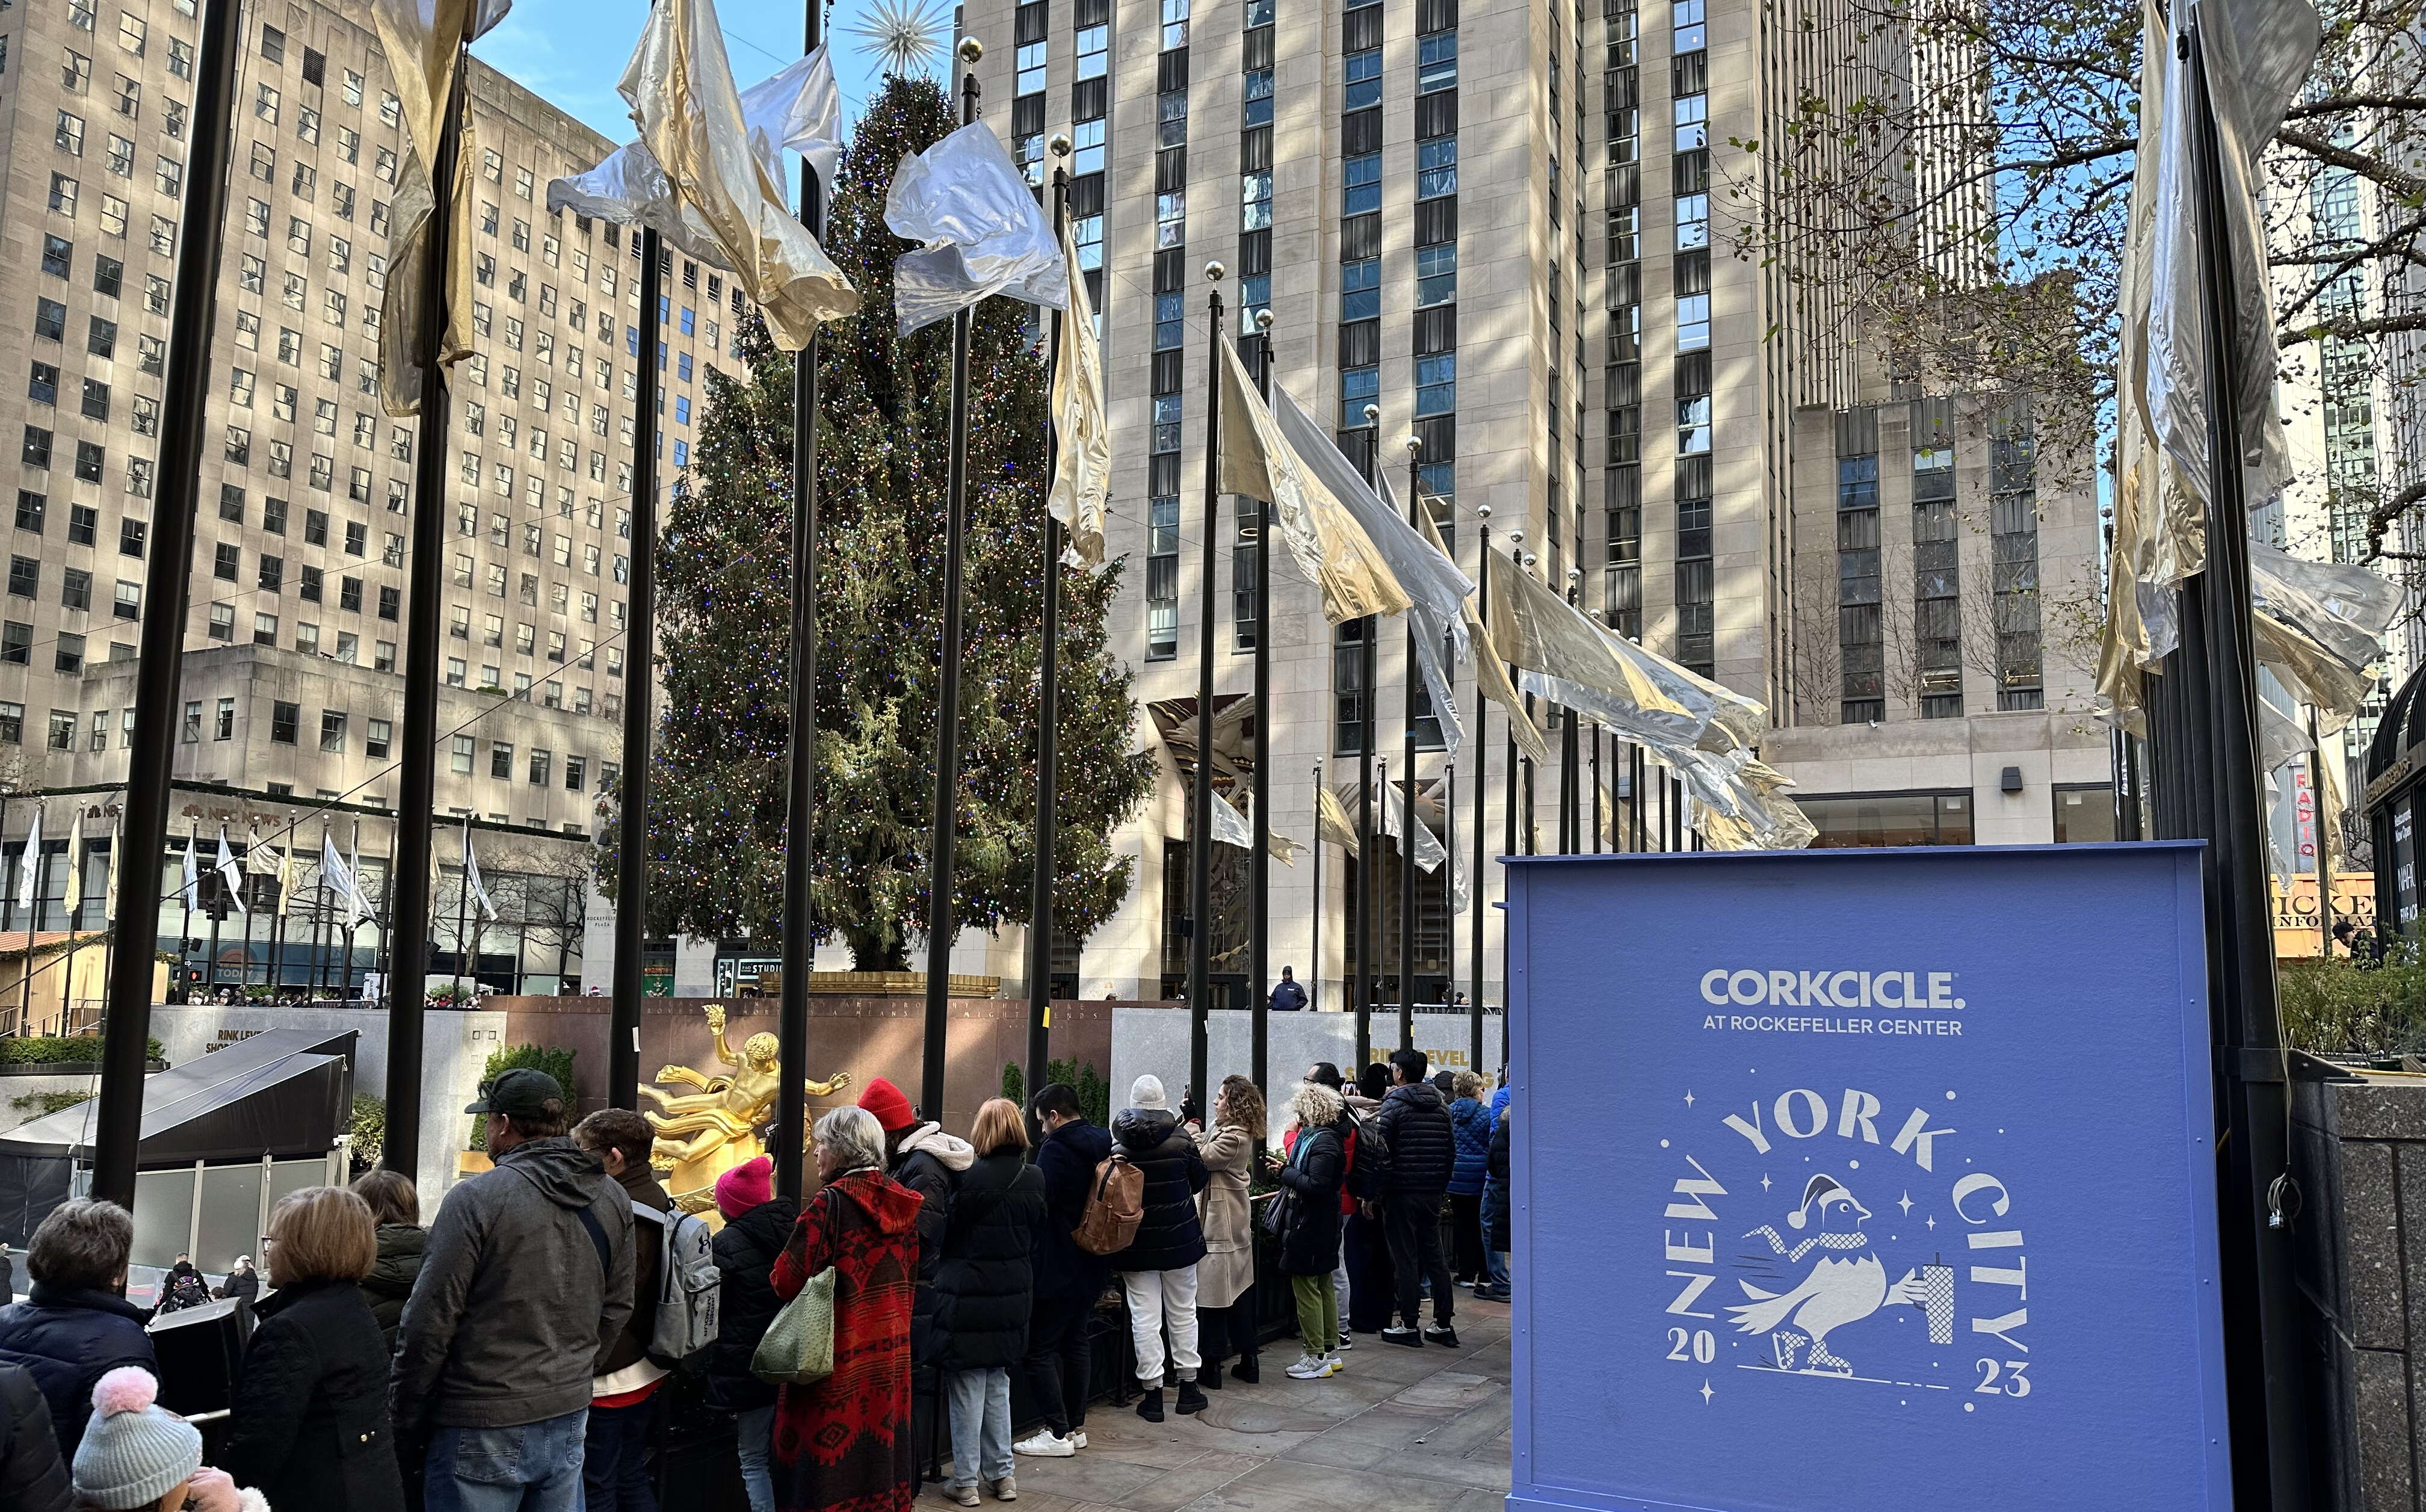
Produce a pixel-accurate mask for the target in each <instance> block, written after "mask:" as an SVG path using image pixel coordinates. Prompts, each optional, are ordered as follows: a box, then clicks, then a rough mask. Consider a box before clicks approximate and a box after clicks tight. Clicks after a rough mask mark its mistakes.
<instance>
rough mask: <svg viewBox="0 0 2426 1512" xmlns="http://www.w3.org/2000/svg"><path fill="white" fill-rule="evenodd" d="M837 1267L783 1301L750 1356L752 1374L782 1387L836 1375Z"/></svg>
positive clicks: (830, 1267) (821, 1274)
mask: <svg viewBox="0 0 2426 1512" xmlns="http://www.w3.org/2000/svg"><path fill="white" fill-rule="evenodd" d="M833 1346H834V1268H833V1266H832V1265H828V1266H827V1267H826V1268H825V1269H823V1270H821V1271H819V1272H817V1274H816V1275H815V1276H812V1277H810V1278H809V1279H808V1284H807V1285H805V1286H802V1287H801V1292H800V1295H798V1296H795V1297H793V1298H792V1299H791V1300H790V1301H789V1302H786V1303H784V1309H783V1311H780V1312H778V1313H776V1314H775V1321H774V1322H772V1323H770V1324H768V1326H767V1333H766V1336H765V1337H764V1338H762V1339H760V1340H759V1341H758V1348H757V1350H756V1352H755V1353H753V1354H752V1356H751V1357H750V1374H751V1375H755V1376H757V1377H758V1378H759V1379H760V1380H762V1381H772V1382H774V1383H775V1384H776V1385H779V1386H815V1385H816V1384H817V1382H819V1381H821V1380H824V1379H825V1378H826V1377H827V1376H829V1375H833Z"/></svg>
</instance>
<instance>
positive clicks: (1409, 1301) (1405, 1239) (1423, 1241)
mask: <svg viewBox="0 0 2426 1512" xmlns="http://www.w3.org/2000/svg"><path fill="white" fill-rule="evenodd" d="M1382 1227H1383V1232H1384V1233H1386V1234H1387V1235H1388V1237H1389V1245H1390V1271H1391V1275H1392V1278H1393V1279H1395V1280H1396V1281H1397V1283H1398V1307H1399V1317H1400V1318H1402V1319H1404V1320H1405V1322H1406V1325H1407V1327H1410V1328H1415V1327H1422V1326H1423V1319H1422V1317H1421V1310H1422V1306H1423V1304H1422V1302H1421V1301H1420V1300H1418V1298H1417V1296H1416V1290H1415V1288H1416V1280H1417V1278H1418V1277H1420V1278H1421V1279H1423V1280H1425V1281H1429V1282H1430V1283H1431V1293H1432V1324H1433V1326H1434V1327H1442V1328H1446V1327H1448V1326H1449V1315H1450V1313H1451V1312H1453V1311H1455V1310H1456V1309H1455V1298H1456V1296H1457V1288H1456V1287H1454V1286H1452V1285H1451V1284H1449V1278H1448V1259H1447V1258H1446V1257H1444V1256H1443V1255H1442V1254H1441V1242H1440V1198H1438V1197H1434V1196H1427V1195H1423V1194H1395V1193H1394V1194H1392V1195H1391V1196H1389V1197H1385V1198H1383V1199H1382Z"/></svg>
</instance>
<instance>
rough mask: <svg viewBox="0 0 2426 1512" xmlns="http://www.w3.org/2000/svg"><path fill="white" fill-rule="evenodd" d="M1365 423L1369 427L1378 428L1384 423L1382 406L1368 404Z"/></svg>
mask: <svg viewBox="0 0 2426 1512" xmlns="http://www.w3.org/2000/svg"><path fill="white" fill-rule="evenodd" d="M1365 423H1366V424H1367V425H1368V426H1378V425H1380V424H1381V423H1382V407H1381V406H1380V405H1378V404H1368V405H1367V406H1366V407H1365Z"/></svg>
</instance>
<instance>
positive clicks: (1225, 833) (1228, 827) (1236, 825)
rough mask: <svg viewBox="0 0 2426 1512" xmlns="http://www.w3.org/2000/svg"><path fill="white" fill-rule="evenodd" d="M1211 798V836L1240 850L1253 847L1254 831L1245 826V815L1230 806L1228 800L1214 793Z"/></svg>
mask: <svg viewBox="0 0 2426 1512" xmlns="http://www.w3.org/2000/svg"><path fill="white" fill-rule="evenodd" d="M1212 798H1213V838H1214V839H1215V840H1218V841H1220V842H1221V844H1224V845H1236V846H1237V847H1238V848H1239V849H1240V850H1253V849H1254V848H1255V832H1254V831H1253V829H1250V828H1247V816H1246V815H1245V814H1243V813H1240V812H1238V811H1237V809H1234V808H1232V807H1231V806H1230V800H1229V799H1228V798H1225V797H1223V796H1221V794H1219V793H1216V794H1213V795H1212Z"/></svg>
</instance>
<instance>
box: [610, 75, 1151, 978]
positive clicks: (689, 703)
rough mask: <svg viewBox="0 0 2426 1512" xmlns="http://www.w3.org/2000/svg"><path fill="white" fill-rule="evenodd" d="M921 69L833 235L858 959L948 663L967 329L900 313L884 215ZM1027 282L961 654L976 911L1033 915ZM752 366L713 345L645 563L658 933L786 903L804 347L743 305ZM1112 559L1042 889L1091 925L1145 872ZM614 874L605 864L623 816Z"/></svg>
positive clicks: (846, 747) (1069, 575) (822, 343)
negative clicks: (905, 325) (954, 492)
mask: <svg viewBox="0 0 2426 1512" xmlns="http://www.w3.org/2000/svg"><path fill="white" fill-rule="evenodd" d="M955 123H956V121H955V117H954V114H953V111H952V109H951V106H950V105H949V103H948V102H947V100H946V97H945V94H944V91H943V89H942V88H941V87H940V86H938V85H937V84H936V83H934V82H933V81H932V80H930V79H926V78H903V77H900V76H898V75H896V76H891V77H888V78H887V79H886V81H885V87H884V89H883V91H882V93H881V95H879V97H878V98H877V100H876V101H875V102H874V103H873V104H872V105H870V106H869V108H868V111H867V114H866V116H865V119H863V120H862V121H861V122H860V124H859V127H858V130H857V132H856V134H855V135H854V137H853V138H852V141H851V145H850V149H849V153H847V154H846V155H845V157H844V160H843V164H842V168H841V170H840V172H839V173H838V174H837V175H836V177H837V182H836V184H835V185H833V208H832V211H831V213H830V215H829V217H828V220H827V231H826V236H825V247H826V250H827V252H828V253H829V254H830V255H831V256H832V257H833V260H834V261H835V262H836V263H837V264H839V265H841V266H842V268H843V270H844V271H845V272H846V273H848V274H849V276H850V279H851V281H852V282H853V283H855V284H856V285H857V286H858V288H859V291H860V296H861V300H862V304H861V314H858V315H856V316H852V317H849V318H847V319H844V320H840V321H836V322H834V323H833V324H830V325H828V326H826V327H825V328H824V329H823V332H822V334H821V336H820V338H819V345H818V357H819V366H818V398H819V424H820V426H821V429H820V432H819V437H818V444H817V491H818V507H819V514H820V537H819V548H820V549H819V555H818V561H817V618H818V630H819V634H820V647H819V651H818V658H819V660H818V668H817V674H818V675H817V684H818V686H817V840H816V846H817V884H816V902H815V908H816V914H817V924H818V927H819V928H820V929H821V930H824V931H827V932H829V933H830V934H834V935H839V936H840V937H841V938H842V939H843V940H844V941H846V942H847V943H849V946H850V949H851V955H852V959H853V962H854V964H855V965H856V966H857V967H858V968H860V969H861V970H868V971H873V970H883V969H899V968H901V967H904V966H906V965H907V964H908V959H909V957H908V954H907V950H908V945H909V942H910V939H911V937H912V935H913V933H914V931H916V930H917V929H918V928H920V927H921V925H922V924H923V921H924V920H925V917H926V912H927V854H926V851H927V840H928V835H929V831H930V813H931V804H932V786H933V781H934V766H933V761H934V748H933V746H934V727H935V699H936V693H937V684H938V682H939V681H940V674H941V661H940V651H941V638H942V626H943V595H942V584H943V581H944V563H943V560H942V557H943V549H944V520H945V507H946V498H945V484H946V464H947V460H948V451H949V435H950V396H951V369H952V361H951V327H950V324H949V323H948V322H945V323H939V324H936V325H932V326H929V327H927V328H925V329H924V330H919V331H917V332H915V333H914V334H913V335H912V336H910V337H909V338H908V339H907V340H902V339H900V338H899V337H898V336H897V335H896V332H895V319H894V309H893V281H892V273H893V260H894V259H895V258H896V257H898V255H900V254H901V253H902V252H904V251H907V250H910V249H912V246H913V244H911V243H909V242H905V241H903V240H902V239H901V238H899V237H898V236H896V235H894V234H893V233H891V232H890V231H889V230H887V229H886V227H885V224H884V200H885V194H886V192H887V190H888V188H889V187H890V185H891V184H892V180H893V172H894V169H895V168H896V166H897V165H898V163H899V162H900V161H901V158H902V156H903V154H904V153H915V152H919V151H921V150H923V149H925V148H926V147H928V146H929V145H930V144H931V143H932V142H934V141H935V140H937V139H938V138H940V137H943V136H945V135H946V133H948V132H949V131H951V130H952V129H953V127H954V125H955ZM1031 308H1032V307H1031V306H1028V305H1026V304H1023V303H1020V302H1017V301H1015V300H1012V299H1009V298H991V299H988V300H986V301H984V302H983V303H982V304H980V305H978V308H977V311H976V314H975V318H974V320H973V321H972V323H971V331H970V340H969V412H970V417H971V418H970V423H969V439H968V493H967V498H968V530H967V555H966V558H965V564H966V565H965V571H966V574H967V590H966V598H965V601H964V614H965V624H966V633H967V638H966V642H965V651H964V660H963V662H962V680H961V686H962V753H961V761H962V778H961V788H960V826H959V831H960V840H959V845H958V868H957V874H958V875H957V877H956V898H955V903H954V908H955V909H956V912H957V914H958V917H959V918H960V920H961V921H962V924H963V925H974V926H977V927H980V928H992V927H995V926H996V925H1001V924H1004V923H1024V922H1025V921H1026V919H1027V896H1028V894H1027V877H1028V869H1029V863H1030V859H1031V857H1032V854H1033V849H1032V846H1033V838H1034V821H1035V795H1036V772H1035V761H1036V748H1037V725H1038V713H1039V711H1038V702H1039V686H1038V668H1039V658H1040V656H1041V654H1042V651H1043V634H1042V632H1043V625H1042V620H1043V576H1042V574H1043V567H1044V563H1043V555H1044V492H1045V487H1046V484H1047V481H1048V475H1047V472H1046V467H1045V413H1046V394H1047V383H1048V377H1049V375H1048V372H1047V367H1046V362H1045V360H1044V358H1043V356H1042V355H1041V354H1040V353H1039V352H1037V351H1036V350H1034V349H1032V348H1031V347H1030V346H1029V345H1028V338H1027V330H1026V324H1027V315H1028V312H1029V311H1030V309H1031ZM739 325H740V344H741V358H742V362H743V364H744V366H743V370H742V371H741V372H739V373H737V374H724V373H721V372H719V371H718V370H717V369H715V368H713V367H711V368H710V369H709V371H708V374H707V377H706V387H707V394H708V398H707V404H706V408H705V409H704V411H703V412H702V415H701V421H700V432H699V438H698V442H697V443H696V445H695V446H694V447H693V449H692V452H691V460H690V466H689V468H688V470H687V472H686V473H685V474H683V475H682V476H681V478H680V480H679V481H678V482H677V483H676V485H675V487H674V490H673V494H672V499H671V504H670V507H669V508H668V510H667V519H666V526H665V533H664V538H663V540H662V543H661V546H660V555H659V563H658V567H657V594H658V604H659V609H658V616H659V632H660V645H661V654H662V667H661V673H662V679H663V684H664V694H663V697H664V700H665V703H664V709H663V712H662V715H661V718H660V724H659V734H658V742H657V748H656V753H655V766H654V767H653V768H652V771H651V777H650V785H649V799H650V809H651V812H650V815H649V842H650V845H651V847H652V851H653V854H652V855H651V857H650V861H649V892H648V899H647V908H648V913H649V929H650V932H651V933H652V934H654V935H659V936H663V935H671V934H672V933H674V932H676V931H681V932H683V933H686V934H689V935H693V936H699V937H706V938H718V937H725V938H730V937H733V936H737V935H743V934H747V935H751V936H753V937H755V938H757V939H760V940H765V941H774V940H776V939H777V938H779V936H780V933H781V926H782V919H783V904H784V876H783V835H784V763H785V759H786V743H787V741H788V739H789V735H790V723H791V721H790V717H789V708H790V704H789V700H790V693H789V685H790V666H789V660H788V653H789V644H788V638H789V624H790V613H791V587H790V578H791V541H792V526H791V518H792V499H791V487H790V484H791V454H792V363H791V360H790V359H789V358H787V357H785V356H784V355H783V354H782V353H780V352H778V351H776V350H775V349H774V346H772V344H771V343H770V342H769V341H768V338H767V335H766V331H765V329H764V327H763V326H762V325H761V324H760V323H759V321H758V320H757V318H756V317H755V316H754V315H753V316H751V317H749V318H747V319H745V320H743V321H741V322H740V323H739ZM1119 577H1120V569H1119V566H1118V564H1114V565H1113V566H1111V567H1109V568H1108V569H1107V570H1106V571H1103V572H1102V573H1101V574H1100V575H1097V576H1092V577H1090V576H1088V575H1087V574H1085V573H1081V572H1065V574H1064V576H1063V580H1062V587H1061V612H1062V616H1063V619H1062V628H1061V641H1060V684H1061V686H1060V705H1061V709H1060V713H1061V722H1060V762H1059V804H1058V811H1059V822H1058V825H1057V828H1056V831H1055V838H1056V846H1055V849H1056V855H1055V873H1056V877H1057V880H1056V882H1055V886H1054V909H1055V913H1056V918H1057V923H1058V924H1059V927H1060V929H1061V930H1062V931H1063V932H1065V933H1067V934H1071V935H1075V936H1082V937H1083V936H1084V935H1086V934H1087V933H1088V932H1089V931H1091V930H1092V929H1093V928H1094V927H1095V926H1096V925H1099V924H1101V923H1102V922H1103V921H1104V920H1105V919H1106V918H1107V917H1108V915H1109V914H1110V913H1111V911H1112V909H1114V908H1116V907H1117V906H1118V905H1119V903H1120V901H1121V899H1122V898H1123V896H1124V895H1125V893H1127V890H1128V887H1129V885H1130V880H1131V878H1130V869H1131V864H1132V863H1131V861H1130V859H1129V858H1126V857H1120V858H1117V859H1116V858H1115V857H1114V856H1113V855H1112V852H1111V848H1110V844H1109V839H1110V835H1111V832H1112V830H1113V828H1114V827H1115V826H1117V825H1118V824H1119V823H1120V822H1121V820H1122V819H1123V818H1124V817H1125V816H1126V815H1127V814H1128V813H1129V812H1130V811H1131V810H1132V809H1134V808H1135V807H1136V806H1137V804H1138V803H1139V802H1140V801H1141V800H1142V799H1143V797H1144V796H1145V795H1146V793H1147V791H1148V790H1149V787H1150V786H1151V783H1152V774H1153V762H1152V759H1151V758H1150V757H1148V756H1146V755H1144V754H1141V753H1137V752H1133V751H1132V750H1131V749H1130V748H1129V744H1130V726H1131V721H1132V716H1133V714H1134V709H1135V706H1134V704H1133V703H1132V702H1131V700H1130V698H1129V674H1128V671H1127V668H1125V667H1124V666H1123V665H1122V664H1121V663H1120V662H1119V661H1117V660H1116V659H1115V658H1114V657H1113V656H1111V655H1110V654H1109V652H1108V650H1107V647H1106V635H1105V630H1104V621H1105V616H1106V613H1107V611H1108V609H1109V607H1110V604H1111V602H1112V596H1113V593H1114V590H1115V588H1116V587H1117V585H1118V582H1119ZM604 832H605V834H606V835H607V852H608V854H607V856H606V857H605V858H604V859H603V860H602V862H601V867H600V876H601V878H602V880H607V879H611V878H612V877H613V876H614V865H613V859H612V847H613V837H614V833H615V832H614V830H613V829H612V828H607V829H606V830H605V831H604Z"/></svg>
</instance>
